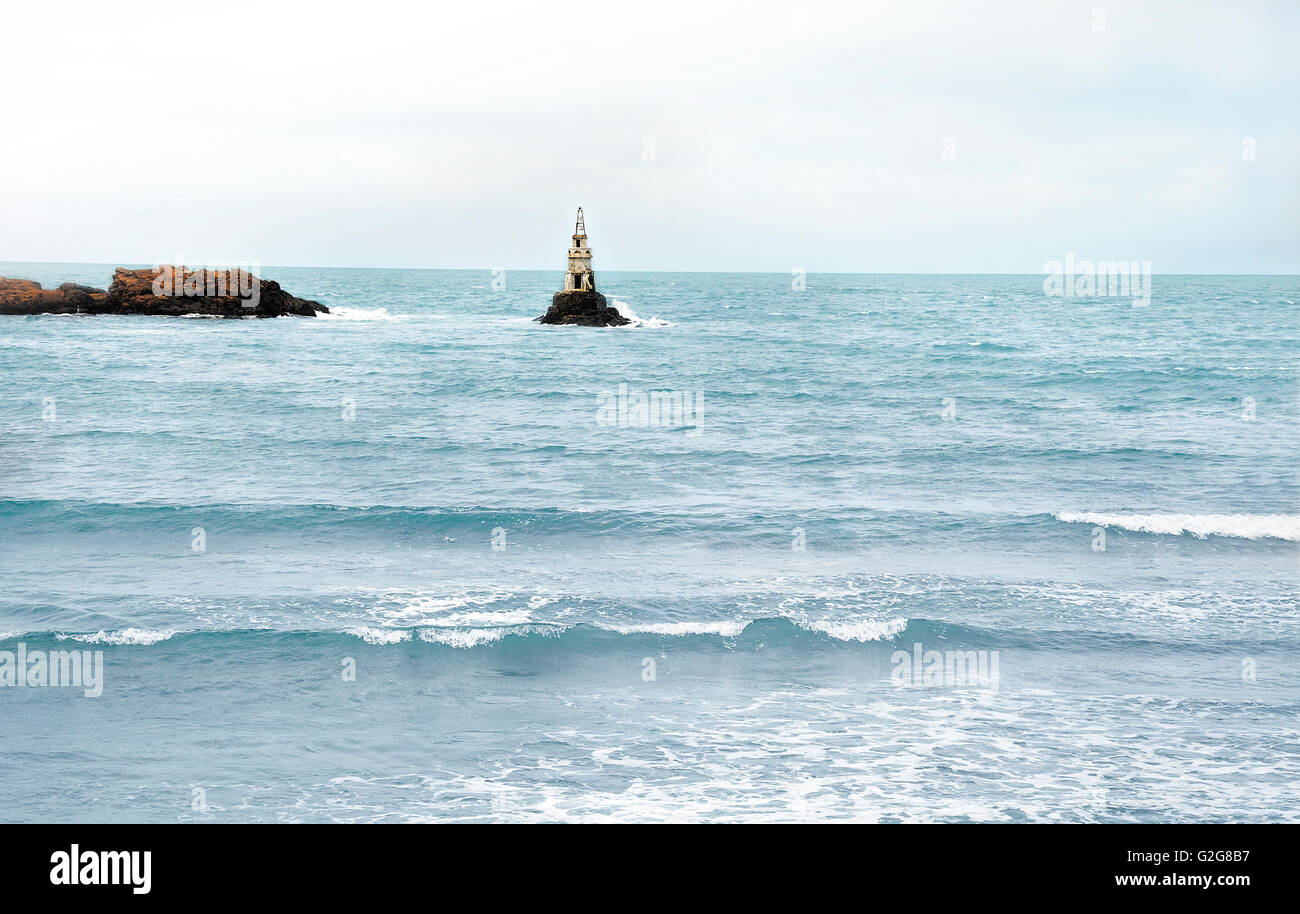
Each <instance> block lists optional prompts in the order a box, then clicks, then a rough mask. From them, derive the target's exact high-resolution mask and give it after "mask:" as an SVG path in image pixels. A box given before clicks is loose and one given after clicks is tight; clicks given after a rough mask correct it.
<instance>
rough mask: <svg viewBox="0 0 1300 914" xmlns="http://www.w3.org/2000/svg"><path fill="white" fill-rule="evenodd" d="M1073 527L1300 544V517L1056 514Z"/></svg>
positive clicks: (1289, 515) (1264, 515) (1086, 512)
mask: <svg viewBox="0 0 1300 914" xmlns="http://www.w3.org/2000/svg"><path fill="white" fill-rule="evenodd" d="M1053 516H1054V517H1056V518H1057V519H1058V520H1061V521H1064V522H1065V523H1070V524H1094V525H1096V526H1099V527H1121V528H1123V529H1125V530H1134V531H1136V532H1138V533H1158V534H1162V535H1169V536H1179V535H1181V534H1184V533H1190V534H1191V535H1192V536H1196V537H1201V538H1202V539H1203V538H1205V537H1207V536H1227V537H1237V538H1240V539H1249V540H1254V539H1279V540H1287V541H1289V542H1300V514H1107V513H1102V512H1097V511H1081V512H1072V511H1062V512H1058V513H1056V514H1054V515H1053Z"/></svg>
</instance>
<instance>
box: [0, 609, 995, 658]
mask: <svg viewBox="0 0 1300 914" xmlns="http://www.w3.org/2000/svg"><path fill="white" fill-rule="evenodd" d="M903 635H907V636H908V637H909V638H927V639H934V638H936V637H938V636H940V635H941V636H942V637H943V638H945V639H946V640H947V641H948V642H950V643H953V644H957V643H962V642H983V643H985V644H988V643H991V642H992V641H993V640H994V633H992V632H982V631H980V630H978V629H974V628H969V627H966V626H958V625H952V624H948V623H937V622H929V621H927V620H923V619H915V620H908V619H904V618H894V619H846V620H840V621H834V620H808V619H795V618H787V617H785V616H777V617H764V618H758V619H735V620H725V621H717V620H715V621H699V622H669V623H646V624H644V625H638V624H631V625H618V624H606V623H591V622H579V623H574V624H569V625H566V624H561V623H553V622H533V623H526V624H522V625H504V626H497V627H488V628H462V627H449V626H429V627H416V628H383V627H370V626H355V627H349V628H343V629H305V630H303V629H289V630H286V629H266V628H257V629H205V630H188V631H177V630H174V629H167V630H152V629H139V628H126V629H120V630H116V631H97V632H11V633H6V635H5V640H11V639H17V638H24V639H28V640H35V639H39V638H48V637H53V638H54V639H56V640H59V641H67V640H72V641H79V642H82V643H85V644H100V645H106V646H112V647H153V646H155V645H160V644H164V643H166V645H167V646H176V647H178V648H180V649H184V648H185V646H186V645H191V644H196V643H199V644H202V643H208V642H212V641H221V642H226V643H231V644H232V645H233V646H235V647H236V648H237V647H238V646H239V645H240V644H242V643H243V642H246V641H249V640H257V639H264V640H282V641H290V642H295V641H299V640H302V639H325V640H335V639H339V638H343V639H346V640H347V641H354V642H355V641H362V642H364V643H366V644H369V645H372V646H376V647H391V646H395V645H404V644H416V643H425V644H430V645H437V646H441V647H448V648H456V649H461V650H466V649H472V648H480V647H491V646H496V645H501V644H502V643H503V642H506V641H507V640H509V641H513V642H517V643H523V644H537V645H540V644H542V643H545V642H554V641H556V640H563V641H566V642H568V643H571V644H574V645H578V646H582V645H590V644H599V643H601V642H608V643H613V644H622V643H624V642H627V643H630V644H637V643H642V642H644V645H643V646H645V647H647V648H648V647H649V646H651V645H654V644H661V643H662V642H663V640H664V639H672V640H673V641H693V642H698V643H701V644H717V645H721V646H726V647H736V646H738V645H742V644H747V645H750V646H764V645H771V644H792V645H797V644H798V643H802V642H804V641H806V639H813V642H814V643H816V642H821V643H823V644H826V645H834V644H839V645H854V644H857V645H864V644H869V643H880V644H890V643H892V642H894V641H895V640H896V639H898V638H900V636H903Z"/></svg>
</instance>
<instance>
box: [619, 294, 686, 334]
mask: <svg viewBox="0 0 1300 914" xmlns="http://www.w3.org/2000/svg"><path fill="white" fill-rule="evenodd" d="M613 305H614V307H615V308H616V309H618V313H619V314H621V315H623V316H624V317H626V318H627V319H628V320H630V321H631V322H632V323H630V324H626V325H624V328H623V329H626V330H634V329H636V328H637V327H645V328H648V329H657V328H659V327H671V326H673V324H672V322H671V321H666V320H662V319H660V318H658V317H650V318H644V319H643V318H641V317H638V316H637V313H636V312H635V311H633V310H632V306H631V305H629V304H628V303H627V302H625V301H619V300H618V299H614V300H613Z"/></svg>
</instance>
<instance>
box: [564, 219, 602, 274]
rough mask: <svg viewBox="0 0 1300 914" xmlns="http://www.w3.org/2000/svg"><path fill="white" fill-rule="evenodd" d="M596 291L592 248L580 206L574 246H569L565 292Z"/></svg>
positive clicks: (574, 231)
mask: <svg viewBox="0 0 1300 914" xmlns="http://www.w3.org/2000/svg"><path fill="white" fill-rule="evenodd" d="M588 290H590V291H592V292H595V291H596V274H595V273H593V272H591V248H589V247H587V226H586V223H584V222H583V221H582V207H581V206H579V207H578V222H577V224H576V225H575V226H574V227H573V246H572V247H570V248H569V271H568V272H567V273H565V274H564V291H565V292H585V291H588Z"/></svg>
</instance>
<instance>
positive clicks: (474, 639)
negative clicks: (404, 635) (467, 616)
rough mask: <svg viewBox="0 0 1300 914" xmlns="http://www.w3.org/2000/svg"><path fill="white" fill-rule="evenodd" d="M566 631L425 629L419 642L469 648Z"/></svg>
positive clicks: (547, 628)
mask: <svg viewBox="0 0 1300 914" xmlns="http://www.w3.org/2000/svg"><path fill="white" fill-rule="evenodd" d="M565 629H566V626H563V625H520V626H515V627H513V628H426V629H422V630H421V631H420V640H421V641H428V642H429V643H431V644H442V645H446V646H447V647H460V648H471V647H478V646H479V645H480V644H492V643H494V642H496V641H500V640H501V639H503V638H506V637H508V636H509V635H546V636H549V637H555V636H558V635H560V634H562V633H563V632H564V631H565Z"/></svg>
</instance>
